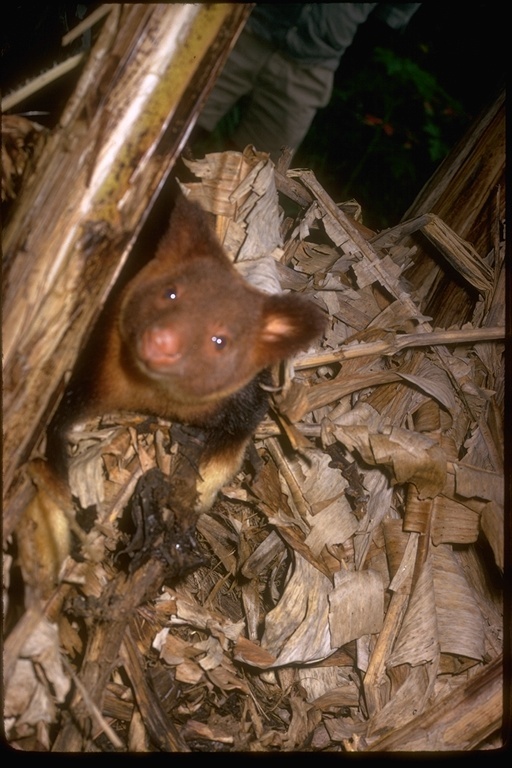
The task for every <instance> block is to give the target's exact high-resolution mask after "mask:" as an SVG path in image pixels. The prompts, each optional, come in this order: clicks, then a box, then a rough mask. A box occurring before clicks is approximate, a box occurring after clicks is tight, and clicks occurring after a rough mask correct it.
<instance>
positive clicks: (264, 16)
mask: <svg viewBox="0 0 512 768" xmlns="http://www.w3.org/2000/svg"><path fill="white" fill-rule="evenodd" d="M420 5H421V3H398V4H394V5H393V4H387V3H260V4H258V5H256V6H255V8H254V9H253V11H252V13H251V15H250V16H249V19H248V21H247V23H246V26H245V28H244V29H243V31H242V33H241V34H240V37H239V38H238V41H237V43H236V45H235V47H234V48H233V51H232V52H231V54H230V56H229V57H228V60H227V62H226V64H225V66H224V69H223V70H222V72H221V74H220V76H219V78H218V79H217V81H216V83H215V86H214V88H213V91H212V93H211V94H210V96H209V98H208V99H207V101H206V103H205V106H204V107H203V109H202V111H201V113H200V115H199V118H198V121H197V125H196V129H195V131H194V133H193V134H192V137H191V142H190V143H191V145H194V142H197V141H204V140H205V138H206V137H207V136H208V135H209V134H211V132H212V131H214V129H215V128H216V127H217V125H218V124H219V122H220V121H221V119H222V118H223V117H224V116H225V115H226V114H227V113H228V112H229V111H230V110H231V109H232V108H233V107H234V106H235V105H236V104H239V105H241V106H240V120H239V122H238V124H237V125H236V128H235V130H234V132H233V133H232V135H231V136H230V138H229V141H228V146H227V148H232V149H237V150H239V151H242V150H243V149H244V148H245V147H246V146H247V145H248V144H252V145H254V147H255V148H256V149H258V150H262V151H265V152H269V154H270V156H271V158H272V160H274V162H276V161H277V159H278V158H279V156H280V154H281V150H282V148H283V147H286V148H287V149H288V150H289V157H290V158H291V156H293V153H294V152H295V151H296V150H297V148H298V147H299V145H300V144H301V142H302V141H303V139H304V137H305V136H306V133H307V132H308V130H309V127H310V125H311V123H312V121H313V118H314V116H315V114H316V112H317V110H318V109H320V108H322V107H325V106H327V104H328V103H329V101H330V98H331V94H332V89H333V80H334V73H335V71H336V69H337V68H338V66H339V64H340V60H341V58H342V56H343V54H344V53H345V51H346V50H347V48H348V47H349V46H350V45H351V43H352V41H353V40H354V37H355V35H356V32H357V30H358V28H359V26H360V25H361V24H363V23H364V22H365V21H366V20H367V19H368V18H369V17H370V16H372V17H377V18H379V19H380V20H381V21H384V22H385V23H386V24H387V25H388V26H389V27H391V28H392V29H395V30H404V29H405V27H406V26H407V24H408V23H409V21H410V19H411V18H412V16H413V15H414V13H415V12H416V11H417V9H418V8H419V6H420ZM241 100H242V101H241Z"/></svg>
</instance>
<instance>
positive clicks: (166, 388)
mask: <svg viewBox="0 0 512 768" xmlns="http://www.w3.org/2000/svg"><path fill="white" fill-rule="evenodd" d="M323 327H324V319H323V315H322V313H321V311H320V310H319V309H317V308H316V307H315V306H313V305H312V304H310V303H309V302H307V301H305V300H304V299H303V298H301V297H300V296H298V295H293V294H287V295H267V294H264V293H262V292H260V291H258V290H256V289H255V288H253V287H252V286H250V285H249V284H248V283H246V282H245V281H244V280H243V279H242V277H241V276H240V275H239V274H238V272H237V270H236V269H235V268H234V267H233V265H232V264H231V262H230V261H229V259H228V257H227V256H226V254H225V253H224V251H223V249H222V247H221V245H220V243H219V242H218V240H217V238H216V236H215V234H214V233H213V232H212V231H211V229H210V226H209V222H208V219H207V215H206V214H205V212H204V211H203V210H202V209H201V208H200V207H199V206H198V205H195V204H192V203H190V202H189V201H187V200H186V199H185V198H180V200H179V201H178V202H177V204H176V206H175V209H174V211H173V214H172V217H171V223H170V227H169V230H168V232H167V234H166V235H165V236H164V238H163V239H162V241H161V243H160V245H159V246H158V249H157V252H156V255H155V257H154V258H153V259H152V260H151V261H150V262H149V263H148V264H147V265H146V266H145V267H144V268H143V269H142V270H141V271H140V272H139V273H138V274H137V275H136V276H135V277H134V278H133V279H132V281H131V282H130V283H128V285H127V286H126V288H125V289H124V290H123V292H122V293H121V296H120V298H119V300H118V301H117V304H116V306H115V307H114V309H113V311H112V313H111V318H110V320H108V319H107V321H106V325H105V328H104V332H103V331H102V336H103V344H102V348H101V349H100V351H99V353H98V357H97V361H96V362H97V365H96V367H95V370H94V372H93V375H92V376H90V377H89V379H90V384H89V389H88V391H87V392H86V397H85V403H84V407H83V409H82V413H81V414H80V415H96V414H98V415H99V414H101V413H106V412H111V411H115V410H127V411H136V412H142V413H149V414H154V415H157V416H161V417H166V418H170V419H172V420H176V421H181V422H184V423H188V424H192V425H197V426H199V427H203V428H204V429H205V430H206V431H207V442H206V448H205V452H204V455H203V460H202V461H201V465H200V475H201V481H200V483H199V485H198V492H199V493H200V495H201V496H202V501H201V503H200V505H199V507H200V508H201V509H205V508H207V507H208V506H210V505H211V503H212V501H213V499H214V498H215V494H216V492H217V490H218V488H219V487H220V486H221V485H222V484H224V483H225V482H226V481H227V480H229V478H230V477H231V476H232V475H233V474H234V473H235V472H236V471H238V468H239V466H240V463H241V459H242V457H243V451H244V448H245V445H246V443H247V441H248V439H249V437H250V435H251V433H252V431H253V430H254V429H255V427H256V426H257V423H258V421H259V420H260V419H261V418H262V415H263V414H264V411H265V408H266V406H265V402H266V396H265V395H264V393H263V392H262V390H261V388H260V387H259V385H258V383H257V381H256V379H255V377H258V376H259V375H260V372H261V371H262V370H263V369H266V368H267V367H268V366H270V365H272V364H273V363H276V362H277V361H279V360H282V359H283V358H285V357H288V356H290V355H293V354H295V353H296V352H298V351H299V350H301V349H304V348H305V347H307V345H308V344H310V342H311V341H312V340H313V339H314V338H316V337H318V336H319V335H320V334H321V332H322V330H323ZM201 489H202V490H201Z"/></svg>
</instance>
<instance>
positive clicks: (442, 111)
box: [0, 2, 508, 229]
mask: <svg viewBox="0 0 512 768" xmlns="http://www.w3.org/2000/svg"><path fill="white" fill-rule="evenodd" d="M98 5H99V3H81V4H79V3H76V2H75V3H71V2H68V3H53V4H45V3H36V2H23V3H9V4H5V3H4V5H3V7H2V10H1V11H0V47H1V48H0V54H1V78H2V81H1V83H2V92H3V94H5V93H8V92H9V91H10V90H12V89H14V88H15V87H18V86H20V85H22V84H23V83H24V82H25V81H26V80H27V79H29V78H33V77H35V76H36V75H38V74H40V73H41V72H43V71H44V70H46V69H48V68H49V67H51V66H52V65H53V64H55V63H56V62H58V61H61V60H63V59H65V58H67V57H68V56H70V55H71V54H72V53H76V52H77V51H78V50H80V49H81V48H82V47H83V46H85V47H87V46H89V45H90V44H91V42H93V39H92V36H93V35H94V34H95V33H94V32H93V33H92V35H91V33H88V34H87V35H84V36H83V37H82V38H81V39H79V40H77V41H76V42H75V43H73V44H72V45H71V46H68V47H67V48H66V49H63V48H62V46H61V38H62V36H63V35H64V34H65V33H66V32H68V31H69V30H70V29H71V28H73V27H74V26H76V24H77V23H78V22H79V21H80V19H81V18H82V17H83V16H84V15H85V13H86V11H87V9H89V10H90V9H93V8H95V7H97V6H98ZM503 9H504V6H498V5H497V4H489V3H474V4H469V3H459V2H444V3H437V2H436V3H434V2H426V3H423V4H422V6H421V8H420V9H419V11H418V12H417V13H416V14H415V16H414V17H413V18H412V20H411V22H410V24H409V26H408V27H407V30H406V31H405V32H404V33H397V32H395V31H393V30H390V29H389V28H388V27H386V26H385V25H384V24H382V23H381V22H378V21H373V20H371V19H370V21H368V22H367V23H366V24H364V25H363V26H362V27H360V29H359V31H358V33H357V35H356V38H355V40H354V42H353V44H352V46H351V47H350V48H349V50H348V51H347V52H346V54H345V56H344V57H343V58H342V60H341V65H340V67H339V69H338V71H337V73H336V78H335V88H334V92H333V98H332V100H331V103H330V104H329V106H328V107H326V108H325V109H323V110H321V111H320V112H319V113H318V114H317V116H316V118H315V120H314V123H313V125H312V127H311V130H310V132H309V134H308V136H307V137H306V139H305V141H304V143H303V145H302V146H301V147H300V149H299V151H298V153H297V155H296V156H295V158H294V161H293V165H294V167H305V168H311V169H312V170H313V171H314V172H315V174H316V175H317V177H318V179H319V181H320V182H321V184H322V185H323V186H324V188H325V189H326V191H327V192H328V193H329V194H330V195H331V196H332V197H333V198H335V200H336V201H338V202H341V201H343V200H348V199H350V198H355V199H356V200H357V201H358V202H359V203H360V205H361V206H362V209H363V217H364V222H365V223H366V224H367V225H368V226H370V227H372V228H373V229H382V228H384V227H387V226H392V225H394V224H396V223H398V221H399V220H400V218H401V217H402V216H403V214H404V212H405V211H406V210H407V208H408V207H409V206H410V204H411V203H412V202H413V200H414V198H415V197H416V195H417V194H418V192H419V191H420V190H421V188H422V187H423V185H424V184H425V182H426V181H427V180H428V178H429V177H430V176H431V174H432V173H433V171H434V170H435V169H436V168H437V167H438V165H439V163H440V162H441V160H442V159H443V157H445V156H446V154H447V152H448V151H449V150H450V148H451V147H452V146H453V145H454V144H455V143H456V142H457V141H458V140H459V139H460V138H461V137H462V136H464V134H465V133H466V131H467V130H468V128H469V126H470V125H471V123H472V121H473V119H474V118H475V117H476V116H477V115H478V114H479V112H480V111H481V110H482V109H485V108H486V107H487V106H488V105H489V104H490V103H492V101H493V99H494V98H495V96H496V94H497V92H498V90H499V88H500V86H501V85H503V84H504V81H505V76H504V73H505V45H506V43H505V25H506V24H507V23H508V22H507V21H506V20H505V17H504V11H503ZM76 78H77V73H76V72H74V73H72V74H70V75H69V76H67V77H66V78H63V79H62V81H59V83H58V84H56V85H52V86H49V87H47V88H46V89H45V90H44V91H43V92H42V93H40V94H38V95H37V96H35V97H32V98H31V99H30V101H29V102H27V103H24V104H20V105H19V106H18V107H16V110H15V111H16V112H18V113H20V114H27V116H29V117H32V119H34V120H36V121H37V122H40V123H42V124H43V125H46V126H48V127H52V126H53V125H55V124H56V122H57V120H58V118H59V114H60V112H61V110H62V108H63V106H64V104H65V103H66V100H67V98H68V97H69V95H70V93H71V92H72V89H73V87H74V84H75V82H76ZM222 140H223V134H222V130H221V131H220V132H219V135H218V142H219V148H221V146H222Z"/></svg>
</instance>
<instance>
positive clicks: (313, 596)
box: [4, 148, 504, 752]
mask: <svg viewBox="0 0 512 768" xmlns="http://www.w3.org/2000/svg"><path fill="white" fill-rule="evenodd" d="M188 165H189V167H190V170H191V171H192V172H193V174H194V175H195V177H196V179H197V180H196V181H195V182H193V183H187V184H185V183H184V184H183V188H184V190H185V191H186V193H187V194H188V195H189V196H190V197H191V198H192V199H195V200H198V201H199V202H200V203H201V204H202V205H203V206H204V207H205V208H206V209H207V210H208V211H210V212H211V213H212V214H214V215H215V217H216V228H217V232H218V235H219V237H220V238H221V240H222V242H223V243H224V246H225V248H226V250H227V252H228V254H229V255H230V257H231V258H233V260H234V261H235V262H236V264H237V266H238V268H239V269H240V270H241V271H242V273H243V274H244V276H245V277H246V278H247V279H248V280H249V281H251V282H253V283H254V284H256V285H257V286H258V287H259V288H261V289H263V290H267V291H270V292H273V291H278V290H281V289H283V290H293V291H300V292H301V293H303V294H305V295H306V296H308V297H310V299H311V300H312V301H314V302H316V303H317V304H318V305H319V306H320V307H322V309H323V310H324V311H325V313H326V315H328V317H329V326H328V330H327V332H326V334H325V337H324V338H323V339H322V341H321V342H320V343H319V344H318V345H317V346H316V347H315V348H312V349H310V350H308V351H307V352H306V353H304V354H303V355H301V356H299V357H298V358H296V359H295V360H292V361H290V362H289V363H288V365H287V366H286V367H282V369H281V370H279V371H276V372H275V382H276V387H275V391H274V392H273V393H272V407H271V411H270V413H269V416H268V418H267V419H265V421H264V422H263V423H262V424H261V426H260V428H259V430H258V433H257V435H256V437H255V440H254V447H255V451H254V452H253V454H252V455H249V456H248V460H247V462H246V465H245V466H244V470H243V471H242V472H241V473H240V474H239V476H238V477H237V478H236V479H235V480H234V481H233V483H232V484H231V486H230V487H228V488H225V489H223V493H222V495H221V497H220V498H219V500H218V502H217V503H216V505H215V506H214V507H213V509H212V510H211V511H210V512H209V513H208V514H205V515H203V516H201V518H200V519H199V522H198V525H197V542H198V552H199V553H200V558H201V562H200V564H199V565H198V567H195V568H192V569H191V570H190V572H189V573H186V574H184V575H183V576H182V577H181V578H179V579H174V580H172V581H171V583H167V582H166V581H165V579H164V576H163V570H162V568H161V567H160V565H156V564H155V563H154V562H152V561H151V557H149V562H147V563H146V564H145V565H144V567H143V568H140V569H138V570H136V571H135V572H131V573H127V572H126V571H123V569H120V568H119V560H118V552H119V550H120V548H121V549H123V548H124V549H125V550H126V548H127V547H128V546H129V536H127V534H126V528H125V525H126V516H127V508H128V506H129V500H130V498H131V497H132V495H133V494H134V491H135V488H136V484H137V480H138V479H139V478H140V477H141V476H142V475H143V473H145V472H147V471H148V470H150V469H151V468H153V467H155V466H157V467H159V468H161V469H162V470H163V471H165V472H172V468H173V457H174V453H175V446H174V444H173V442H172V440H171V438H170V431H169V429H170V425H169V424H168V423H165V422H158V423H155V424H153V425H152V426H151V427H150V428H149V429H148V428H147V426H146V427H145V424H144V420H143V419H139V420H138V421H137V419H135V418H133V419H126V417H124V418H119V419H118V420H117V421H116V420H115V419H112V418H111V419H107V418H106V419H105V420H104V421H103V423H101V424H97V423H95V424H92V425H87V426H88V427H90V428H89V429H82V431H81V432H79V433H77V434H76V436H75V437H76V443H77V444H76V446H75V453H76V458H75V459H74V461H73V463H72V466H71V470H70V483H71V486H72V492H73V495H74V496H75V498H76V504H75V509H69V508H68V506H67V505H66V503H65V502H63V501H62V499H60V498H56V497H55V494H52V493H45V488H46V486H45V478H44V471H43V469H42V468H41V466H39V465H38V464H37V463H34V465H33V466H32V468H31V469H30V468H29V471H31V472H32V473H33V476H34V478H35V481H36V484H37V485H38V488H39V493H38V496H37V497H36V500H35V501H34V503H33V504H32V506H31V508H30V510H28V513H27V515H26V517H25V525H26V526H28V527H26V528H25V529H23V528H22V529H21V530H20V531H18V542H19V544H18V546H19V556H20V560H21V570H22V579H23V582H24V589H25V595H26V596H25V604H24V606H23V610H22V611H21V615H20V616H19V617H18V619H17V622H16V624H15V625H14V627H13V629H12V631H11V632H10V634H9V636H8V637H7V639H6V641H5V648H4V651H5V656H4V669H5V681H4V682H5V697H4V718H5V721H4V722H5V732H6V736H7V740H8V741H9V743H11V744H12V745H13V746H15V747H18V748H21V749H29V750H30V749H42V750H51V749H53V750H56V751H73V750H77V751H111V750H118V751H125V750H126V751H135V752H151V751H216V752H234V751H250V752H271V751H305V750H309V751H312V752H316V751H332V752H337V751H339V752H368V751H386V750H389V751H396V750H407V751H409V750H411V751H415V750H421V751H425V750H426V751H438V750H466V749H485V748H492V747H496V746H499V744H500V741H499V729H500V724H501V686H502V678H501V657H502V630H503V619H502V609H501V600H500V589H499V585H498V586H497V583H498V582H499V576H500V573H501V572H502V570H503V565H504V555H503V550H504V542H503V530H504V524H503V510H504V499H503V487H504V484H503V465H502V449H501V446H502V436H501V435H500V434H499V433H498V428H497V426H496V425H497V424H499V419H496V418H495V419H490V418H489V413H490V412H491V411H493V409H494V411H496V410H497V411H498V412H500V409H501V408H502V403H501V402H500V401H499V399H498V398H497V397H496V393H497V392H498V393H499V392H501V391H502V389H503V375H504V373H503V359H502V358H503V343H502V329H501V327H500V326H499V324H498V323H496V321H495V317H496V313H494V314H492V310H493V306H494V304H493V298H494V290H495V286H496V282H497V280H496V279H495V277H496V275H497V274H498V273H499V270H500V268H501V264H502V260H503V244H501V246H500V249H499V251H498V252H495V253H493V254H491V256H490V257H488V258H482V255H480V254H477V253H476V252H475V251H474V249H473V248H472V247H471V245H470V244H468V243H466V242H464V241H462V240H461V239H460V238H459V237H458V236H457V234H456V233H455V232H452V231H451V230H450V229H449V228H448V227H447V226H446V225H444V223H443V222H442V221H441V220H440V219H438V218H437V217H435V216H423V217H420V218H418V219H417V220H413V221H409V222H405V223H403V224H401V225H400V226H398V227H395V228H394V229H392V230H389V231H387V232H384V233H380V234H379V235H373V236H372V233H369V232H368V230H366V229H365V228H364V227H363V226H362V224H360V223H358V219H360V211H359V210H358V206H357V204H356V203H354V202H353V201H351V202H349V203H346V204H341V205H336V204H335V203H334V202H333V201H332V200H331V199H330V197H329V195H328V194H327V192H326V191H325V190H323V189H322V188H321V187H320V185H319V184H318V182H317V181H316V179H315V177H314V175H313V174H312V172H311V171H300V170H295V171H288V172H287V173H286V174H280V173H277V174H276V173H275V172H274V166H273V165H272V163H270V161H269V160H268V157H267V156H266V155H263V154H261V153H255V152H254V150H253V149H252V148H248V149H247V150H246V151H245V152H244V153H243V154H240V153H231V152H226V153H220V154H213V155H207V156H206V157H205V158H204V159H201V160H195V161H189V162H188ZM276 178H277V179H278V186H279V191H280V192H281V196H280V200H281V202H283V201H285V203H284V207H285V210H286V208H287V206H288V208H289V204H290V200H291V199H294V200H297V199H298V200H300V201H302V205H298V206H297V210H298V214H297V215H296V214H295V213H294V215H287V214H286V213H283V209H282V208H280V206H279V204H278V194H277V189H276ZM414 231H421V232H422V233H423V234H424V236H425V237H427V238H428V239H429V240H430V241H431V242H432V243H433V244H434V246H435V247H436V248H437V249H438V251H439V253H440V255H441V256H442V257H443V258H445V259H447V260H449V262H450V264H451V265H452V267H453V268H454V269H455V270H456V271H457V272H458V273H459V274H460V276H461V279H463V280H464V281H466V282H467V283H468V284H469V285H471V286H472V287H474V288H476V289H477V291H478V294H479V300H478V301H477V302H476V304H475V308H474V317H473V320H472V322H471V323H466V324H465V325H464V327H462V328H448V329H440V328H436V325H435V318H429V317H425V316H423V315H422V314H421V313H420V312H419V310H418V309H417V302H416V300H415V295H414V293H413V292H412V291H411V289H410V287H409V286H408V285H407V284H406V283H405V282H404V281H403V279H402V277H401V275H402V273H403V272H404V270H405V269H406V268H407V266H408V264H409V263H410V259H411V256H412V255H413V250H412V248H413V247H412V246H405V245H403V242H402V241H405V240H406V236H407V235H410V233H411V232H414ZM491 317H492V318H493V322H490V318H491ZM93 507H95V511H94V513H93V514H92V515H91V508H93ZM42 508H43V510H42ZM48 510H50V511H51V514H52V518H53V520H54V521H57V522H54V525H55V526H57V525H59V523H58V521H61V524H62V526H63V527H64V526H65V525H66V524H67V523H69V520H70V519H71V528H72V532H73V534H74V537H75V539H76V540H77V541H78V542H79V545H78V547H77V548H75V550H74V553H75V556H74V557H68V558H67V559H66V560H65V562H64V565H63V567H62V569H61V572H60V584H59V586H58V587H57V588H56V589H55V590H53V591H50V592H48V593H45V594H43V595H42V596H41V583H42V581H41V580H42V579H44V578H46V577H47V574H48V571H49V569H51V563H46V562H44V561H43V560H44V558H42V557H41V548H39V550H37V544H34V541H33V537H31V530H32V529H31V528H30V526H31V525H32V526H33V525H34V521H37V520H40V519H42V518H43V517H44V512H47V511H48ZM123 521H124V522H123ZM44 535H45V536H51V535H52V534H51V532H50V533H48V532H45V534H44ZM47 540H48V539H47ZM34 547H35V550H36V551H34ZM76 552H79V556H77V554H76ZM196 565H197V564H196ZM13 566H14V563H13V560H12V558H10V557H6V558H5V559H4V583H5V584H6V585H7V586H9V585H10V584H11V583H12V579H13V572H14V568H13ZM489 573H491V574H492V575H493V578H492V579H491V578H490V577H489Z"/></svg>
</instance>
